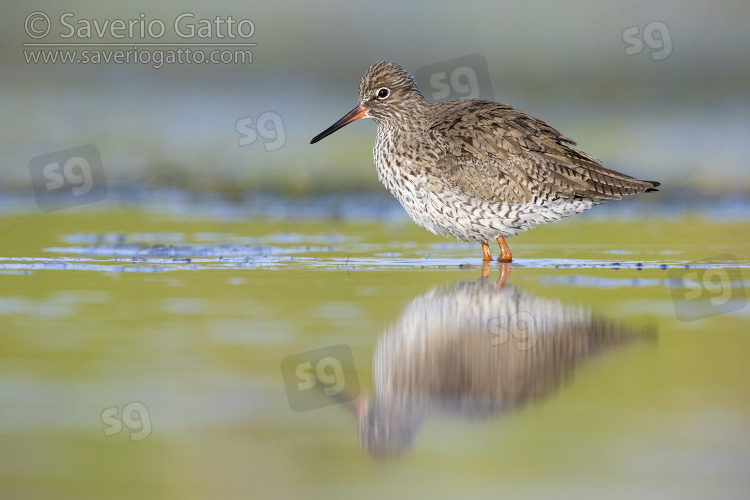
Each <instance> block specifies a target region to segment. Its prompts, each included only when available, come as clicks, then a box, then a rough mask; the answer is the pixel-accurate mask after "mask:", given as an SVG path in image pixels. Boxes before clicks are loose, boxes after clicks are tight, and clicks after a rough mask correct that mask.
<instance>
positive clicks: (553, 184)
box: [430, 100, 659, 203]
mask: <svg viewBox="0 0 750 500" xmlns="http://www.w3.org/2000/svg"><path fill="white" fill-rule="evenodd" d="M433 110H434V112H435V115H434V124H433V125H432V126H431V128H430V133H431V138H432V140H433V141H434V143H435V144H440V149H441V151H439V152H438V153H437V156H438V159H437V161H436V162H435V168H436V169H439V170H440V171H441V174H442V176H443V178H447V179H448V180H449V182H452V183H455V185H456V187H457V188H458V189H459V190H460V191H461V192H469V193H476V194H477V195H478V196H480V197H481V198H483V199H486V200H492V201H498V200H500V201H507V202H511V203H514V202H515V203H518V202H528V201H532V200H534V198H535V197H541V198H563V199H567V198H574V197H584V198H594V199H599V200H610V199H619V198H622V196H623V195H628V194H635V193H641V192H644V191H655V189H654V187H656V186H658V185H659V183H658V182H651V181H641V180H638V179H636V178H634V177H630V176H628V175H625V174H621V173H619V172H615V171H614V170H609V169H607V168H604V167H603V166H602V165H601V163H600V162H599V160H597V159H596V158H594V157H593V156H589V155H587V154H586V153H583V152H582V151H578V150H576V149H573V148H571V147H570V145H575V142H574V141H572V140H571V139H569V138H567V137H565V136H564V135H562V134H561V133H560V132H558V131H557V130H555V129H554V128H552V127H550V126H549V125H547V124H546V123H545V122H543V121H541V120H537V119H536V118H533V117H531V116H528V115H526V114H524V113H522V112H521V111H518V110H516V109H514V108H511V107H510V106H506V105H504V104H499V103H495V102H489V101H480V100H466V101H453V102H445V103H436V104H434V105H433Z"/></svg>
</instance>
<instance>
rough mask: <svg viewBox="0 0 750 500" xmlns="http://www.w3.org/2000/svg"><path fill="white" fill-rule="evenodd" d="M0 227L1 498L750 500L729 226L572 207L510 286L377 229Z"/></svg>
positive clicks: (455, 256) (163, 217) (463, 256)
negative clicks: (576, 211)
mask: <svg viewBox="0 0 750 500" xmlns="http://www.w3.org/2000/svg"><path fill="white" fill-rule="evenodd" d="M162 208H163V207H162ZM592 213H594V212H593V211H592ZM381 215H382V214H381ZM0 227H1V228H2V234H3V235H4V238H3V245H2V247H3V251H2V255H0V284H1V286H0V353H2V359H1V360H0V371H1V372H2V375H1V376H0V435H1V437H0V439H1V440H2V443H3V445H2V447H0V460H2V467H0V485H2V486H0V491H2V493H3V494H2V496H3V498H18V497H24V498H43V497H54V498H105V497H106V498H120V497H122V498H125V497H127V498H132V497H133V496H142V497H145V498H180V499H183V498H344V497H347V498H350V497H352V496H356V497H358V498H382V497H393V496H396V497H426V496H431V497H436V498H456V497H459V496H461V497H466V498H478V497H488V496H492V497H497V496H507V497H510V498H518V497H540V496H542V495H544V496H555V497H558V498H559V497H570V498H603V497H606V498H633V497H645V496H648V497H672V498H675V497H679V498H707V497H722V498H740V497H742V496H744V495H746V493H747V491H748V487H750V483H749V482H748V479H747V470H748V467H749V466H750V391H748V383H747V381H748V380H750V365H748V363H747V359H748V356H749V355H750V336H748V331H750V328H748V327H749V326H750V315H749V314H748V311H750V308H749V307H748V306H747V292H746V287H747V284H748V280H750V278H749V277H748V276H750V275H748V266H749V262H750V259H749V257H750V241H748V240H747V238H746V237H744V235H747V234H748V229H750V224H749V223H748V222H746V221H744V220H742V219H741V218H729V219H722V218H712V219H711V220H705V219H702V218H700V217H696V216H694V215H689V214H675V213H672V214H671V215H670V216H669V217H663V218H660V219H659V220H657V221H651V220H649V221H648V222H645V221H643V220H641V218H640V217H629V218H619V219H608V218H606V217H602V216H601V215H598V216H597V215H593V216H588V215H582V216H580V217H578V218H574V219H571V220H568V221H563V222H561V223H557V224H552V225H548V226H545V227H543V228H539V229H537V230H534V231H532V232H529V233H527V234H524V235H521V236H519V237H516V238H513V239H511V240H510V242H509V243H510V246H511V249H512V250H513V252H514V256H515V257H516V260H514V262H513V264H512V265H511V266H510V269H509V271H510V273H509V275H508V277H507V280H506V282H505V284H504V285H503V286H500V284H499V283H498V279H499V277H500V274H501V269H500V266H499V265H498V264H497V263H493V264H492V265H491V266H490V269H489V271H490V273H489V276H488V277H487V278H482V265H481V264H482V263H481V251H480V248H479V247H478V246H477V245H472V244H463V243H457V242H454V241H452V240H447V239H444V238H441V237H437V236H434V235H431V234H429V233H427V232H426V231H424V230H422V229H421V228H418V227H416V226H414V225H413V224H412V223H410V222H409V221H404V220H403V219H401V218H398V217H390V216H379V217H373V218H370V219H368V220H366V221H364V222H357V219H353V218H346V217H344V218H341V217H339V218H331V217H324V216H323V217H317V218H309V217H308V218H305V219H304V220H290V219H272V218H268V217H252V218H242V217H237V214H227V213H223V212H220V211H216V212H211V211H206V212H204V213H201V214H196V213H194V212H192V211H191V210H190V209H188V208H187V207H185V209H184V210H173V209H170V210H163V209H159V208H158V207H145V208H143V209H140V210H134V209H128V208H122V207H120V208H118V207H114V206H112V207H108V208H107V207H105V208H101V209H98V210H80V211H61V212H54V213H51V214H44V215H42V214H38V213H34V212H33V211H30V210H17V211H15V212H12V213H11V212H7V213H5V214H2V215H0ZM696 228H700V230H699V231H698V232H697V231H696ZM697 234H699V235H700V236H697ZM494 250H495V251H497V250H496V248H494Z"/></svg>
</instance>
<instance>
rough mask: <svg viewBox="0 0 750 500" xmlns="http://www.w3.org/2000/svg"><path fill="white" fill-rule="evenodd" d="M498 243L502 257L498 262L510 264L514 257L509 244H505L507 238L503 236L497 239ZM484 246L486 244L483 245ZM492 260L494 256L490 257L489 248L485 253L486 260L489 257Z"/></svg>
mask: <svg viewBox="0 0 750 500" xmlns="http://www.w3.org/2000/svg"><path fill="white" fill-rule="evenodd" d="M497 243H498V244H499V245H500V257H498V258H497V261H498V262H510V261H512V260H513V255H511V253H510V248H508V244H507V243H505V238H503V237H502V236H498V237H497ZM482 245H484V243H482ZM482 249H484V247H482ZM488 256H489V258H490V259H491V258H492V256H490V251H489V248H488V249H487V250H486V251H485V252H484V258H485V260H486V259H487V257H488Z"/></svg>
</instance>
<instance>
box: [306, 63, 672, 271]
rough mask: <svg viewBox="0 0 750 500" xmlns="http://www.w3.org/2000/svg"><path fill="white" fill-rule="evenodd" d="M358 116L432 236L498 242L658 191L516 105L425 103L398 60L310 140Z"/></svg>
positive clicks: (503, 258)
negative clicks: (372, 126) (370, 126)
mask: <svg viewBox="0 0 750 500" xmlns="http://www.w3.org/2000/svg"><path fill="white" fill-rule="evenodd" d="M360 118H372V119H374V120H375V123H376V124H377V127H378V132H377V138H376V140H375V148H374V150H373V157H374V159H375V167H376V168H377V171H378V177H379V178H380V180H381V182H382V183H383V184H384V185H385V186H386V187H387V188H388V189H389V190H390V191H391V193H393V195H394V196H395V197H396V199H397V200H398V201H399V202H400V203H401V205H402V206H403V207H404V209H405V210H406V213H408V214H409V216H410V217H411V218H412V219H413V220H414V222H416V223H417V224H419V225H420V226H422V227H424V228H426V229H428V230H429V231H432V232H433V233H435V234H442V235H444V236H453V237H455V238H457V239H459V240H461V241H475V242H477V243H481V244H482V252H483V254H484V261H485V262H487V261H489V260H491V259H492V255H491V253H490V247H489V245H488V244H487V242H488V241H491V240H497V242H498V244H499V245H500V257H499V258H498V259H497V260H498V261H500V262H510V261H511V260H512V255H511V252H510V248H508V244H507V243H506V242H505V238H507V237H510V236H515V235H516V234H518V233H520V232H522V231H526V230H527V229H531V228H532V227H534V226H537V225H538V224H542V223H545V222H551V221H556V220H559V219H561V218H563V217H567V216H568V215H573V214H577V213H580V212H582V211H584V210H587V209H589V208H591V207H592V206H594V205H598V204H600V203H604V202H606V201H609V200H619V199H620V198H622V197H623V196H624V195H628V194H637V193H642V192H649V191H657V189H655V188H656V186H658V185H659V183H658V182H655V181H642V180H638V179H636V178H634V177H630V176H629V175H625V174H621V173H619V172H615V171H614V170H609V169H607V168H604V167H603V166H602V164H601V162H600V161H599V160H597V159H596V158H594V157H593V156H590V155H588V154H586V153H584V152H582V151H579V150H577V149H574V148H573V147H572V146H574V145H575V144H576V143H575V142H574V141H573V140H571V139H569V138H567V137H565V136H564V135H562V134H561V133H560V132H558V131H557V130H555V129H554V128H552V127H551V126H549V125H547V124H546V123H545V122H543V121H541V120H539V119H537V118H534V117H532V116H529V115H527V114H525V113H523V112H522V111H519V110H517V109H514V108H512V107H510V106H508V105H505V104H500V103H497V102H491V101H483V100H478V99H459V100H454V101H444V102H435V103H430V102H429V101H427V100H426V99H425V98H424V97H423V96H422V94H421V93H420V92H419V89H418V88H417V84H416V82H415V81H414V78H413V77H412V76H411V75H410V74H409V73H408V72H407V71H406V70H405V69H404V68H402V67H401V66H399V65H397V64H394V63H392V62H390V61H380V62H377V63H375V64H373V65H372V66H370V68H369V69H368V70H367V72H366V73H365V75H364V76H363V77H362V81H361V82H360V84H359V104H357V107H355V108H354V109H353V110H351V111H350V112H349V113H347V114H346V115H344V117H343V118H341V119H340V120H339V121H337V122H336V123H334V124H333V125H331V126H330V127H328V128H327V129H326V130H324V131H323V132H321V133H320V134H318V135H317V136H315V138H313V140H312V141H310V144H314V143H316V142H318V141H319V140H321V139H323V138H324V137H327V136H328V135H330V134H332V133H334V132H335V131H337V130H338V129H340V128H341V127H343V126H345V125H347V124H349V123H351V122H353V121H355V120H359V119H360Z"/></svg>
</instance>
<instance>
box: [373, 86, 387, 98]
mask: <svg viewBox="0 0 750 500" xmlns="http://www.w3.org/2000/svg"><path fill="white" fill-rule="evenodd" d="M376 95H377V96H378V99H385V98H386V97H388V96H389V95H391V91H390V90H388V89H387V88H385V87H383V88H381V89H378V93H377V94H376Z"/></svg>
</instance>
